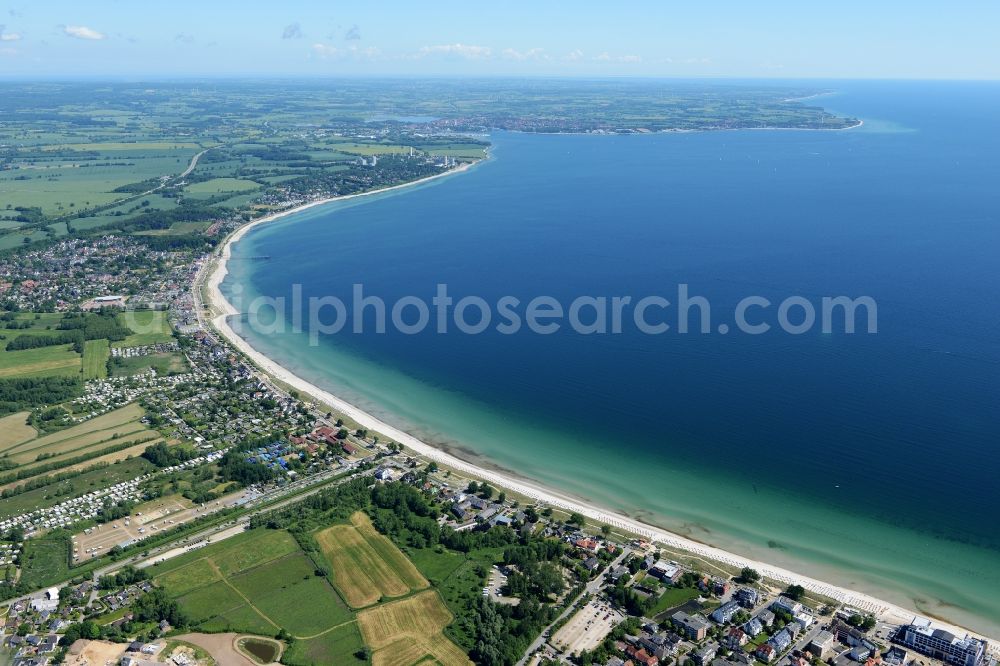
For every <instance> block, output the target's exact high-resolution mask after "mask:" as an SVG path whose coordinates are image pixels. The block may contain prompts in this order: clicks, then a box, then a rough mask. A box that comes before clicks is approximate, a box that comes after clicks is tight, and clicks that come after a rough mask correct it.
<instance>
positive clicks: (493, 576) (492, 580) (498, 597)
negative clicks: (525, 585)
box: [483, 565, 521, 606]
mask: <svg viewBox="0 0 1000 666" xmlns="http://www.w3.org/2000/svg"><path fill="white" fill-rule="evenodd" d="M506 584H507V576H505V575H504V574H503V572H502V571H500V567H498V566H496V565H493V567H492V568H491V569H490V575H489V578H488V579H487V581H486V587H484V588H483V596H484V597H489V598H490V599H492V600H493V601H495V602H496V603H498V604H507V605H509V606H516V605H517V604H519V603H520V602H521V600H520V599H512V598H511V597H505V596H504V595H503V591H502V590H503V586H504V585H506Z"/></svg>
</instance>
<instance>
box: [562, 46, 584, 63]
mask: <svg viewBox="0 0 1000 666" xmlns="http://www.w3.org/2000/svg"><path fill="white" fill-rule="evenodd" d="M563 60H566V61H568V62H579V61H580V60H583V51H581V50H580V49H573V50H572V51H570V52H569V53H567V54H566V55H564V56H563Z"/></svg>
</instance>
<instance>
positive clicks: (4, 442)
mask: <svg viewBox="0 0 1000 666" xmlns="http://www.w3.org/2000/svg"><path fill="white" fill-rule="evenodd" d="M29 416H31V412H18V413H16V414H11V415H10V416H5V417H3V418H2V419H0V451H4V450H6V449H8V448H10V447H12V446H15V445H17V444H20V443H21V442H26V441H28V440H29V439H34V438H35V437H37V436H38V431H36V430H35V429H34V428H32V427H31V426H30V425H28V417H29Z"/></svg>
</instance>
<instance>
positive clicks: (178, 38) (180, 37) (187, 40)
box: [174, 32, 194, 44]
mask: <svg viewBox="0 0 1000 666" xmlns="http://www.w3.org/2000/svg"><path fill="white" fill-rule="evenodd" d="M174 41H175V42H182V43H184V44H194V35H189V34H188V33H186V32H179V33H177V34H176V35H174Z"/></svg>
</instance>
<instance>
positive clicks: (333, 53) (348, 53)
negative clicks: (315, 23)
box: [312, 42, 382, 60]
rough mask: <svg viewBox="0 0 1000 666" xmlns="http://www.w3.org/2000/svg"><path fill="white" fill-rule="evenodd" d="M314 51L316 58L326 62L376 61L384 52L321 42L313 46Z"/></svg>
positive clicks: (373, 48) (372, 48)
mask: <svg viewBox="0 0 1000 666" xmlns="http://www.w3.org/2000/svg"><path fill="white" fill-rule="evenodd" d="M312 50H313V53H314V54H315V55H316V56H318V57H320V58H323V59H324V60H328V59H339V60H347V59H349V60H376V59H377V58H378V57H379V56H381V55H382V52H381V51H379V50H378V49H377V48H375V47H374V46H367V47H364V48H361V47H360V46H353V45H352V46H346V47H343V48H341V47H339V46H333V45H332V44H323V43H320V42H317V43H315V44H313V45H312Z"/></svg>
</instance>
